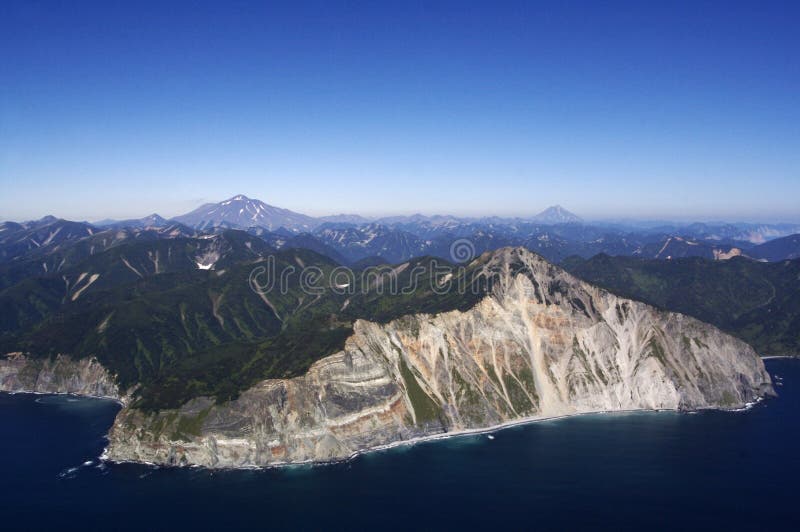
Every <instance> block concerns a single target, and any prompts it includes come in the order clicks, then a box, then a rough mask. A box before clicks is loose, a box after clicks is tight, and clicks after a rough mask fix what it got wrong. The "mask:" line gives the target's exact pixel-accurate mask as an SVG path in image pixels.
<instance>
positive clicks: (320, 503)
mask: <svg viewBox="0 0 800 532" xmlns="http://www.w3.org/2000/svg"><path fill="white" fill-rule="evenodd" d="M767 367H768V368H769V370H770V372H771V373H772V374H773V376H775V375H777V376H779V377H780V380H779V382H782V383H783V385H781V386H778V387H777V391H778V393H779V394H780V397H779V398H777V399H771V400H768V401H766V402H763V403H761V404H759V405H757V406H755V407H754V408H752V409H750V410H749V411H746V412H703V413H698V414H677V413H668V412H662V413H636V414H613V415H608V414H607V415H595V416H582V417H574V418H569V419H562V420H554V421H547V422H541V423H535V424H531V425H527V426H520V427H515V428H510V429H506V430H502V431H500V432H497V433H495V434H494V439H490V438H489V437H488V436H486V435H482V436H466V437H461V438H455V439H451V440H446V441H435V442H428V443H422V444H418V445H415V446H411V447H405V448H396V449H392V450H387V451H381V452H377V453H372V454H368V455H364V456H361V457H359V458H357V459H355V460H353V461H351V462H348V463H343V464H337V465H328V466H319V467H294V468H285V469H274V470H265V471H223V472H211V471H207V470H202V469H158V468H151V467H146V466H138V465H113V464H101V463H100V462H98V460H97V457H98V455H99V454H100V453H101V451H102V449H103V447H104V445H105V441H104V438H103V434H104V433H105V432H106V431H107V429H108V427H109V426H110V424H111V422H112V419H113V417H114V415H115V413H116V411H117V409H118V407H117V406H116V405H115V404H113V403H110V402H107V401H100V400H89V399H76V398H69V397H64V396H34V395H13V396H12V395H7V394H0V523H2V527H3V529H4V530H15V529H50V530H52V529H55V528H58V529H62V530H63V529H81V530H87V529H89V530H91V529H97V530H113V529H136V530H140V531H144V530H154V529H172V528H175V527H179V528H181V529H182V528H186V527H194V528H200V529H230V528H246V527H258V528H261V529H270V530H273V529H282V528H291V529H298V528H300V529H322V530H329V529H349V530H353V529H415V528H420V529H432V528H438V527H457V526H458V527H468V528H481V529H484V530H496V529H497V528H498V527H510V528H512V529H514V530H519V529H537V530H548V529H550V530H575V529H597V528H602V529H614V530H620V529H643V528H646V529H653V528H655V529H679V530H721V529H726V530H764V529H768V528H771V529H788V528H793V529H795V530H797V529H798V526H800V498H799V497H798V490H797V486H798V483H799V482H800V455H799V454H798V441H800V361H797V360H770V361H768V362H767Z"/></svg>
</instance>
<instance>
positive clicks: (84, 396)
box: [0, 390, 126, 407]
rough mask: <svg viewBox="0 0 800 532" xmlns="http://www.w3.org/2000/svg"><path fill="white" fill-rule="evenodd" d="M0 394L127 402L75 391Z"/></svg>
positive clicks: (6, 391)
mask: <svg viewBox="0 0 800 532" xmlns="http://www.w3.org/2000/svg"><path fill="white" fill-rule="evenodd" d="M0 394H8V395H64V396H68V397H77V398H79V399H100V400H102V401H112V402H114V403H117V404H118V405H119V406H121V407H124V406H125V404H126V403H125V402H124V401H123V400H122V399H120V398H119V397H114V396H111V395H92V394H87V393H75V392H34V391H28V390H0Z"/></svg>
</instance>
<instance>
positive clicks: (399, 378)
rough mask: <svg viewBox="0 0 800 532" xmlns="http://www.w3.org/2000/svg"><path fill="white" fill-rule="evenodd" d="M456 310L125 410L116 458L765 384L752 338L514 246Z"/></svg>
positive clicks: (357, 335)
mask: <svg viewBox="0 0 800 532" xmlns="http://www.w3.org/2000/svg"><path fill="white" fill-rule="evenodd" d="M481 260H483V261H484V262H485V264H484V265H483V267H482V268H483V269H482V270H481V274H482V275H485V276H487V277H490V278H492V279H493V283H492V290H491V293H490V295H488V296H487V297H485V298H484V299H482V300H481V301H480V302H479V303H478V304H477V305H476V306H474V307H473V308H471V309H470V310H468V311H466V312H459V311H453V312H446V313H442V314H438V315H413V316H407V317H403V318H401V319H397V320H395V321H392V322H390V323H388V324H376V323H371V322H367V321H359V322H357V323H356V324H355V328H354V329H355V330H354V334H353V335H352V336H351V337H350V338H349V339H348V341H347V343H346V345H345V348H344V350H343V351H341V352H339V353H336V354H334V355H332V356H329V357H327V358H325V359H322V360H320V361H319V362H317V363H315V364H314V365H313V366H312V367H311V368H310V370H309V371H308V373H307V374H306V375H304V376H302V377H298V378H294V379H288V380H267V381H264V382H262V383H260V384H259V385H257V386H255V387H253V388H251V389H250V390H247V391H246V392H244V393H242V394H241V396H240V397H239V398H238V399H237V400H235V401H232V402H230V403H227V404H224V405H216V404H214V403H213V401H212V400H210V399H206V398H200V399H195V400H193V401H191V402H190V403H188V404H186V405H184V406H183V407H182V408H180V409H178V410H172V411H163V412H160V413H158V414H145V413H143V412H141V411H138V410H135V409H131V408H125V409H123V410H122V411H121V412H120V415H119V416H118V418H117V420H116V422H115V424H114V427H113V428H112V431H111V434H110V448H109V456H110V458H112V459H115V460H134V461H147V462H155V463H165V464H179V465H180V464H184V465H185V464H199V465H204V466H208V467H245V466H265V465H271V464H279V463H291V462H304V461H327V460H336V459H343V458H346V457H348V456H351V455H352V454H354V453H357V452H359V451H362V450H366V449H370V448H375V447H380V446H385V445H390V444H394V443H397V442H402V441H408V440H411V439H414V438H418V437H424V436H431V435H435V434H438V433H444V432H453V431H460V430H467V429H476V428H486V427H492V426H496V425H499V424H503V423H508V422H514V421H518V420H523V419H536V418H545V417H552V416H561V415H569V414H577V413H588V412H599V411H619V410H638V409H701V408H737V407H741V406H743V405H745V404H746V403H748V402H751V401H753V400H755V399H757V398H759V397H761V396H763V395H766V394H770V393H773V391H772V385H771V381H770V377H769V375H768V374H767V372H766V371H765V369H764V365H763V362H762V361H761V360H760V359H759V358H758V356H757V355H756V353H755V352H754V351H753V349H752V348H751V347H750V346H748V345H747V344H745V343H744V342H742V341H740V340H737V339H735V338H733V337H731V336H729V335H727V334H724V333H722V332H721V331H719V330H718V329H716V328H714V327H712V326H710V325H707V324H704V323H701V322H699V321H697V320H695V319H693V318H689V317H687V316H684V315H681V314H675V313H669V312H662V311H659V310H656V309H654V308H653V307H649V306H647V305H645V304H643V303H638V302H634V301H630V300H626V299H623V298H619V297H617V296H614V295H612V294H610V293H608V292H605V291H603V290H601V289H598V288H595V287H592V286H590V285H588V284H586V283H584V282H582V281H579V280H578V279H576V278H574V277H572V276H571V275H569V274H567V273H566V272H564V271H563V270H561V269H560V268H557V267H555V266H553V265H551V264H549V263H547V262H546V261H544V260H543V259H541V258H540V257H539V256H537V255H535V254H533V253H530V252H528V251H526V250H523V249H510V248H509V249H504V250H500V251H497V252H495V253H493V254H492V255H490V256H485V257H482V259H481Z"/></svg>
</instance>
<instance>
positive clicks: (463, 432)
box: [0, 355, 800, 471]
mask: <svg viewBox="0 0 800 532" xmlns="http://www.w3.org/2000/svg"><path fill="white" fill-rule="evenodd" d="M760 358H761V359H762V360H772V359H800V357H796V356H790V355H785V356H769V357H760ZM0 394H8V395H17V394H29V395H53V396H71V397H76V398H85V399H99V400H105V401H113V402H115V403H116V404H117V405H119V406H120V407H125V405H126V403H125V401H124V400H123V399H122V398H119V397H113V396H100V395H91V394H80V393H73V392H40V391H22V390H14V391H11V390H0ZM766 398H767V397H766V396H762V397H757V398H756V399H755V400H754V401H752V402H748V403H745V404H744V405H742V406H737V407H734V408H723V407H704V408H698V409H691V410H688V409H681V408H661V409H653V408H640V409H624V410H592V411H585V412H573V413H568V414H560V415H554V416H532V417H525V418H520V419H514V420H509V421H506V422H503V423H500V424H497V425H492V426H489V427H481V428H473V429H460V430H454V431H448V432H439V433H434V434H428V435H425V436H417V437H415V438H411V439H407V440H398V441H394V442H390V443H386V444H383V445H377V446H373V447H366V448H364V449H358V450H356V451H354V452H353V453H351V454H349V455H347V456H345V457H342V458H339V459H335V460H304V461H296V462H274V463H271V464H266V465H241V466H221V467H207V466H203V465H198V464H187V465H183V466H181V465H169V464H159V463H155V462H148V461H137V460H115V459H113V458H111V457H109V455H108V450H109V447H108V446H106V447H105V448H104V449H103V451H102V453H101V454H100V456H98V457H97V459H98V460H99V461H100V462H104V463H113V464H138V465H144V466H148V467H154V468H180V469H183V468H202V469H208V470H209V471H215V470H218V471H225V470H267V469H274V468H285V467H293V466H325V465H332V464H339V463H346V462H348V461H351V460H354V459H355V458H357V457H359V456H361V455H365V454H368V453H373V452H379V451H385V450H390V449H393V448H397V447H401V446H411V445H416V444H420V443H426V442H433V441H439V440H445V439H450V438H458V437H461V436H478V435H484V434H492V433H495V432H499V431H502V430H505V429H508V428H513V427H518V426H523V425H529V424H533V423H538V422H544V421H556V420H560V419H567V418H572V417H578V416H591V415H608V414H632V413H642V412H655V413H657V412H672V413H685V414H693V413H699V412H703V411H719V412H745V411H748V410H751V409H752V408H753V407H755V406H756V405H757V404H759V403H761V402H763V401H764V400H765V399H766ZM112 427H113V423H112ZM110 429H111V427H109V431H110ZM105 437H106V439H108V433H106V435H105Z"/></svg>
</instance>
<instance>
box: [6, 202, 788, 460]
mask: <svg viewBox="0 0 800 532" xmlns="http://www.w3.org/2000/svg"><path fill="white" fill-rule="evenodd" d="M287 225H289V226H290V227H287ZM791 229H792V228H791V227H783V226H764V225H762V226H759V227H758V228H754V227H753V226H735V225H730V224H723V225H719V226H710V225H707V224H702V225H694V226H681V227H675V228H668V227H665V226H660V227H645V228H641V227H639V228H630V227H619V226H609V225H598V224H587V223H583V222H580V221H578V220H577V219H575V218H573V217H572V216H570V215H569V213H566V211H563V209H558V208H554V209H551V210H548V211H546V212H545V213H544V214H543V215H542V219H540V220H533V219H530V220H522V219H501V218H485V219H459V218H455V217H450V216H433V217H425V216H421V215H415V216H410V217H399V218H392V219H379V220H361V219H359V218H355V217H353V216H351V215H343V217H339V218H337V219H328V220H320V219H315V218H311V217H306V216H304V215H301V214H297V213H293V212H291V211H286V210H284V209H277V208H274V207H270V206H268V205H266V204H263V203H262V202H259V201H257V200H251V199H249V198H246V197H245V196H234V197H233V198H231V199H230V200H226V201H224V202H221V203H219V204H209V205H205V206H203V207H201V208H200V209H197V210H195V211H193V212H192V213H189V214H187V215H184V216H181V217H177V218H174V219H172V220H166V219H163V218H162V217H160V216H157V215H152V216H148V217H146V218H143V219H136V220H125V221H121V222H113V221H107V222H105V224H104V225H103V226H99V225H96V224H89V223H86V222H73V221H67V220H62V219H58V218H55V217H52V216H48V217H45V218H42V219H40V220H36V221H30V222H24V223H15V222H6V223H4V224H0V353H4V354H5V355H4V356H2V357H0V390H17V391H22V390H27V391H42V392H68V393H82V394H90V395H105V396H111V397H115V398H117V399H119V400H120V401H122V402H123V403H124V405H125V406H124V408H123V410H122V411H121V413H120V415H119V416H118V418H117V421H116V422H115V424H114V427H113V429H112V432H111V434H110V435H109V437H110V441H111V445H110V450H109V452H110V454H111V455H112V456H113V457H115V458H117V459H121V460H136V461H148V462H155V463H164V464H172V465H188V464H201V465H206V466H209V467H218V466H252V465H269V464H275V463H285V462H296V461H304V460H331V459H340V458H343V457H346V456H349V455H350V454H352V453H355V452H359V451H360V450H363V449H368V448H372V447H376V446H382V445H390V444H394V443H396V442H399V441H407V440H413V439H415V438H421V437H431V436H435V435H437V434H441V433H442V432H458V431H463V430H471V429H478V428H484V427H488V426H495V425H498V424H503V423H508V422H516V421H518V420H522V419H528V418H542V417H551V416H558V415H567V414H572V413H581V412H594V411H604V410H616V409H642V408H674V409H685V408H707V407H718V408H737V407H740V406H742V405H743V404H745V403H747V402H750V401H752V400H755V399H757V398H759V397H762V396H764V395H766V394H769V393H771V385H770V382H769V376H768V375H767V374H766V373H765V372H764V369H763V364H761V362H760V361H759V360H758V357H757V354H761V355H765V354H771V355H773V354H796V353H797V350H798V349H799V348H800V341H798V338H797V334H796V331H797V330H798V328H800V322H798V320H799V319H800V308H798V307H797V304H796V302H797V301H800V287H799V286H798V283H797V279H798V275H800V259H792V258H791V257H793V256H797V255H796V253H797V246H798V239H797V238H796V236H792V235H787V236H779V235H781V234H782V233H783V232H785V231H787V230H791ZM748 231H750V234H753V231H758V234H759V235H762V236H763V238H764V239H767V240H768V241H767V242H764V243H761V244H754V243H752V242H750V241H747V240H735V239H734V238H732V237H731V235H741V234H745V233H747V232H748ZM767 235H768V236H767ZM556 263H560V266H559V265H557V264H556ZM343 265H348V266H350V268H349V269H343V268H342V266H343ZM268 267H273V268H275V271H278V272H289V273H291V272H296V271H302V272H304V273H308V272H311V273H313V275H312V276H310V277H308V276H303V275H288V276H287V277H286V278H285V279H284V277H283V273H281V275H280V276H278V275H277V274H274V275H272V279H273V280H274V279H276V278H278V277H280V279H281V285H280V289H279V290H272V291H270V290H262V289H261V287H260V285H254V281H253V280H254V278H255V279H257V278H258V276H259V275H262V273H263V272H264V271H266V269H267V268H268ZM443 268H444V269H443ZM259 272H261V273H259ZM337 272H338V275H342V274H344V275H350V276H352V277H350V276H348V277H346V279H345V280H341V278H340V277H334V274H336V273H337ZM348 272H349V273H348ZM254 275H255V276H256V277H254ZM398 287H402V288H403V289H398ZM676 313H677V314H676ZM699 320H702V321H699Z"/></svg>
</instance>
